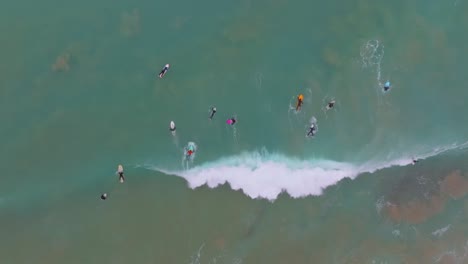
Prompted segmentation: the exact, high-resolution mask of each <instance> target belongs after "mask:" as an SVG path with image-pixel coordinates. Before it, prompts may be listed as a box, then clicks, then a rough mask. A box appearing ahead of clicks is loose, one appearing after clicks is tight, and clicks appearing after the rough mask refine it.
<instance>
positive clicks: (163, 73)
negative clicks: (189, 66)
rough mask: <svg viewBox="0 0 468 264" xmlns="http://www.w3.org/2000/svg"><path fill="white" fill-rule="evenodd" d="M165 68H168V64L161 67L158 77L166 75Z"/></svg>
mask: <svg viewBox="0 0 468 264" xmlns="http://www.w3.org/2000/svg"><path fill="white" fill-rule="evenodd" d="M167 70H169V64H166V65H165V66H164V68H163V69H162V71H161V72H160V73H159V78H162V77H164V75H166V72H167Z"/></svg>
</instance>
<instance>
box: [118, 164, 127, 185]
mask: <svg viewBox="0 0 468 264" xmlns="http://www.w3.org/2000/svg"><path fill="white" fill-rule="evenodd" d="M117 172H118V173H119V181H120V183H123V182H124V181H125V177H124V172H123V166H122V165H119V166H118V167H117Z"/></svg>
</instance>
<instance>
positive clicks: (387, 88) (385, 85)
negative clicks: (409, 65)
mask: <svg viewBox="0 0 468 264" xmlns="http://www.w3.org/2000/svg"><path fill="white" fill-rule="evenodd" d="M390 87H391V84H390V82H389V81H387V82H386V83H385V84H384V87H383V90H384V92H387V91H388V90H390Z"/></svg>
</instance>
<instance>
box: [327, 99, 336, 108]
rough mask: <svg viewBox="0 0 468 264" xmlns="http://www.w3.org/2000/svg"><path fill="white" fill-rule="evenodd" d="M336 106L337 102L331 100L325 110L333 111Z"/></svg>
mask: <svg viewBox="0 0 468 264" xmlns="http://www.w3.org/2000/svg"><path fill="white" fill-rule="evenodd" d="M334 106H335V100H331V101H330V102H328V104H327V106H326V107H325V109H327V110H330V109H332V108H333V107H334Z"/></svg>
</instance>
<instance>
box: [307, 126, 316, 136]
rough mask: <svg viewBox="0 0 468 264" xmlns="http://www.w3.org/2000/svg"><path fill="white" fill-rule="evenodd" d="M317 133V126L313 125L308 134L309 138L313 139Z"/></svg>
mask: <svg viewBox="0 0 468 264" xmlns="http://www.w3.org/2000/svg"><path fill="white" fill-rule="evenodd" d="M315 133H317V127H316V126H315V124H311V125H310V128H309V132H307V136H308V137H313V136H315Z"/></svg>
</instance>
